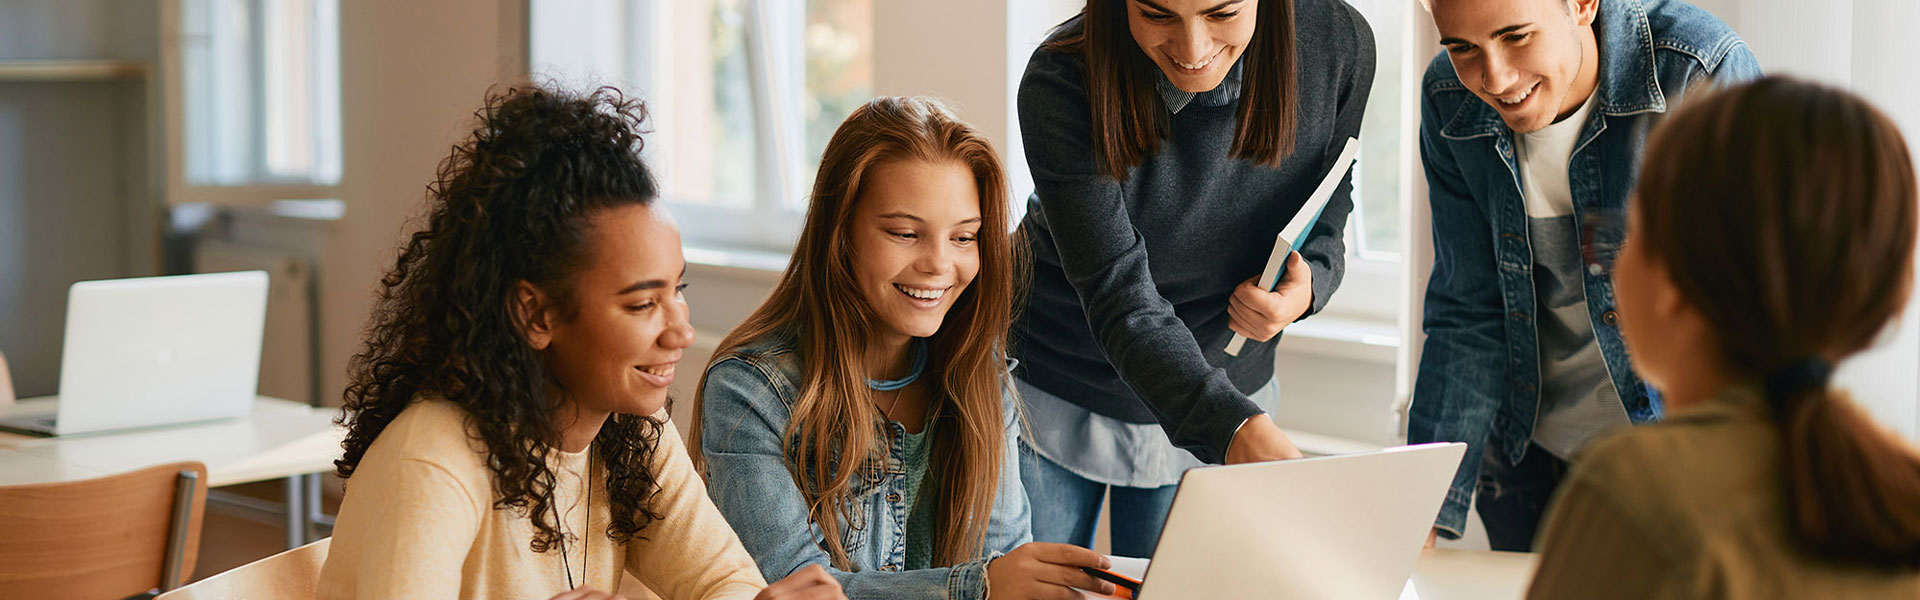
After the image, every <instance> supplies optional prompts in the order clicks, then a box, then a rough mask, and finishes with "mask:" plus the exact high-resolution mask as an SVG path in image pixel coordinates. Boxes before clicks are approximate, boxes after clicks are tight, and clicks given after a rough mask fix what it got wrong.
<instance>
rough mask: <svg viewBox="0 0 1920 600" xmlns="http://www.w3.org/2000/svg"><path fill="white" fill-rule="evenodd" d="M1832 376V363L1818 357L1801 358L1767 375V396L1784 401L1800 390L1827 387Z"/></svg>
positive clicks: (1778, 401) (1780, 401)
mask: <svg viewBox="0 0 1920 600" xmlns="http://www.w3.org/2000/svg"><path fill="white" fill-rule="evenodd" d="M1832 377H1833V363H1830V362H1827V361H1826V360H1825V359H1820V358H1802V359H1799V360H1795V361H1793V362H1789V363H1787V364H1786V366H1783V367H1780V368H1779V369H1775V370H1774V371H1773V373H1772V374H1770V375H1768V376H1767V397H1768V398H1771V399H1772V400H1773V401H1774V402H1775V403H1784V402H1786V401H1788V400H1790V399H1792V398H1793V397H1794V396H1795V395H1797V394H1799V393H1800V392H1804V391H1807V390H1818V389H1824V388H1826V387H1827V381H1828V380H1829V379H1831V378H1832Z"/></svg>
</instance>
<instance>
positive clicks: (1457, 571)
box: [1080, 548, 1535, 600]
mask: <svg viewBox="0 0 1920 600" xmlns="http://www.w3.org/2000/svg"><path fill="white" fill-rule="evenodd" d="M1146 562H1147V561H1145V560H1142V559H1138V558H1115V559H1114V570H1115V571H1117V572H1120V573H1122V574H1125V575H1129V576H1136V577H1137V576H1139V574H1140V573H1143V572H1145V571H1146ZM1534 564H1535V557H1534V555H1532V554H1527V553H1524V552H1488V551H1485V550H1453V549H1444V548H1429V549H1426V550H1423V551H1421V552H1420V559H1419V560H1417V561H1415V562H1414V565H1413V575H1412V576H1411V577H1408V578H1407V587H1406V588H1405V589H1404V590H1402V591H1401V592H1400V599H1399V600H1519V599H1521V598H1523V597H1525V596H1526V593H1527V582H1528V581H1530V580H1531V579H1532V578H1533V568H1534ZM1080 595H1081V596H1082V597H1085V598H1089V599H1094V598H1112V597H1113V596H1102V595H1099V594H1094V593H1092V592H1085V591H1082V592H1081V593H1080Z"/></svg>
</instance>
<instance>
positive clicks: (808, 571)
mask: <svg viewBox="0 0 1920 600" xmlns="http://www.w3.org/2000/svg"><path fill="white" fill-rule="evenodd" d="M846 598H847V595H846V594H845V593H844V592H841V591H840V581H839V580H836V579H834V578H833V576H832V575H829V574H827V570H826V569H823V568H821V567H820V565H808V566H807V568H804V569H801V570H798V571H794V572H793V574H791V575H788V576H787V577H786V578H785V579H781V580H779V581H775V582H773V585H769V586H767V589H764V590H760V594H759V595H757V596H754V597H753V600H846Z"/></svg>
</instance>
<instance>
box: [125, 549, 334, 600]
mask: <svg viewBox="0 0 1920 600" xmlns="http://www.w3.org/2000/svg"><path fill="white" fill-rule="evenodd" d="M332 541H333V538H325V539H322V540H320V541H318V542H314V543H311V544H307V545H305V546H301V547H299V548H294V549H292V550H288V551H286V552H281V553H279V554H275V555H273V556H269V557H266V558H262V559H260V560H256V561H253V562H250V563H247V564H246V565H244V566H240V567H237V568H235V569H233V570H231V571H227V572H224V573H221V574H218V575H214V576H212V577H208V578H206V579H202V580H200V581H195V582H193V583H192V584H190V585H187V586H186V587H182V588H180V589H177V590H173V591H171V592H167V593H165V594H161V595H160V597H159V598H156V599H154V600H229V599H231V600H266V599H274V600H309V599H311V598H313V597H314V594H315V590H314V588H315V587H316V586H318V585H319V584H320V565H322V564H325V563H326V562H327V544H328V543H329V542H332Z"/></svg>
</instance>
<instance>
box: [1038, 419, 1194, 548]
mask: <svg viewBox="0 0 1920 600" xmlns="http://www.w3.org/2000/svg"><path fill="white" fill-rule="evenodd" d="M1020 481H1021V482H1022V483H1023V484H1024V487H1026V488H1027V498H1028V501H1029V505H1030V506H1031V510H1032V515H1033V540H1034V541H1036V542H1054V543H1061V544H1073V545H1076V546H1081V547H1084V548H1092V547H1093V527H1094V524H1095V523H1098V522H1099V519H1100V500H1101V498H1102V497H1103V496H1107V495H1109V494H1111V498H1108V506H1110V507H1112V509H1113V513H1112V514H1111V515H1109V519H1108V520H1109V534H1111V535H1112V541H1113V547H1112V548H1111V550H1110V552H1111V553H1112V554H1113V555H1115V556H1133V557H1139V558H1153V547H1154V545H1155V544H1158V543H1159V542H1160V526H1161V525H1164V524H1166V522H1167V510H1168V509H1170V508H1172V507H1173V492H1174V490H1177V489H1179V488H1180V486H1179V485H1177V484H1176V485H1168V486H1161V487H1157V488H1132V487H1122V486H1109V485H1106V484H1103V483H1099V482H1096V481H1091V480H1088V479H1085V478H1082V477H1080V476H1079V475H1075V474H1074V473H1073V472H1072V471H1068V470H1066V468H1064V467H1061V466H1060V465H1058V464H1054V462H1053V461H1051V460H1047V458H1046V457H1044V456H1040V455H1039V454H1036V453H1034V451H1033V450H1032V449H1030V448H1028V447H1027V445H1026V444H1021V445H1020Z"/></svg>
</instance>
